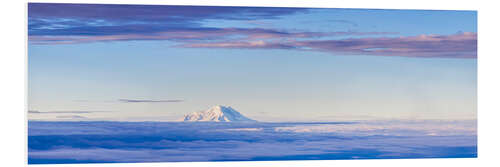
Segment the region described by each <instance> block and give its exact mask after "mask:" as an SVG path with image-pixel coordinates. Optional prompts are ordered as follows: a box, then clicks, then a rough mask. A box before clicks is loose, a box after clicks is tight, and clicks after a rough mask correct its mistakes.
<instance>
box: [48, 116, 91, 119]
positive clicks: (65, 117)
mask: <svg viewBox="0 0 500 167" xmlns="http://www.w3.org/2000/svg"><path fill="white" fill-rule="evenodd" d="M56 118H62V119H86V118H87V117H84V116H80V115H61V116H57V117H56Z"/></svg>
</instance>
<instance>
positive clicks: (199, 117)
mask: <svg viewBox="0 0 500 167" xmlns="http://www.w3.org/2000/svg"><path fill="white" fill-rule="evenodd" d="M182 121H185V122H255V120H252V119H250V118H247V117H245V116H243V115H242V114H241V113H239V112H238V111H236V110H235V109H233V108H232V107H230V106H223V105H216V106H213V107H211V108H209V109H207V110H205V111H200V112H194V113H190V114H186V115H184V118H183V119H182Z"/></svg>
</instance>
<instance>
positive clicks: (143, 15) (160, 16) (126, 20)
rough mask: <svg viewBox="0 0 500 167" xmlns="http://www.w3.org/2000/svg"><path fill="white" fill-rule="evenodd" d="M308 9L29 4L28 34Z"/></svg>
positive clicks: (158, 27)
mask: <svg viewBox="0 0 500 167" xmlns="http://www.w3.org/2000/svg"><path fill="white" fill-rule="evenodd" d="M307 11H308V9H305V8H262V7H222V6H221V7H217V6H169V5H109V4H52V3H29V4H28V33H29V35H30V36H31V35H68V36H71V35H90V36H93V35H94V36H95V35H123V34H131V33H135V34H143V33H154V32H161V31H165V30H166V29H172V28H174V29H175V28H188V27H190V28H197V27H200V25H201V22H202V21H204V20H207V19H225V20H256V19H273V18H277V17H279V16H282V15H290V14H294V13H298V12H307ZM53 30H57V31H53Z"/></svg>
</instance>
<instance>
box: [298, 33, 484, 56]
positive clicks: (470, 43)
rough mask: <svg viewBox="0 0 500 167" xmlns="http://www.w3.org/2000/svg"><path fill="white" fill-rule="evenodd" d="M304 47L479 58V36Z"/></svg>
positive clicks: (324, 43) (350, 41) (361, 40)
mask: <svg viewBox="0 0 500 167" xmlns="http://www.w3.org/2000/svg"><path fill="white" fill-rule="evenodd" d="M292 45H294V46H300V47H302V48H307V49H313V50H319V51H325V52H334V53H347V54H356V55H378V56H403V57H441V58H477V33H473V32H465V33H457V34H452V35H420V36H409V37H396V38H388V37H381V38H352V39H341V40H317V41H300V42H295V43H293V44H292Z"/></svg>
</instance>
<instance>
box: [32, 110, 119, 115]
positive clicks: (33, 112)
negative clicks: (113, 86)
mask: <svg viewBox="0 0 500 167" xmlns="http://www.w3.org/2000/svg"><path fill="white" fill-rule="evenodd" d="M96 112H112V111H82V110H76V111H71V110H65V111H45V112H41V111H36V110H29V111H28V113H30V114H88V113H96Z"/></svg>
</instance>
